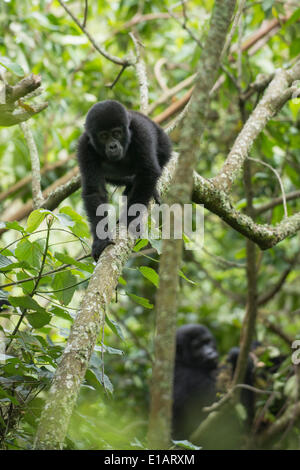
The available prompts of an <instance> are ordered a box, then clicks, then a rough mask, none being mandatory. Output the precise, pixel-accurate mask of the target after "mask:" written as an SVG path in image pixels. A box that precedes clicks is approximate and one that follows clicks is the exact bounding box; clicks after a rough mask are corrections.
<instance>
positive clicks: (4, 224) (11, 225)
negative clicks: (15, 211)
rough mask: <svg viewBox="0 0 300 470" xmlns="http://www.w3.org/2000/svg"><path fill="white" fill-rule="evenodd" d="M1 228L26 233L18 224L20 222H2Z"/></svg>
mask: <svg viewBox="0 0 300 470" xmlns="http://www.w3.org/2000/svg"><path fill="white" fill-rule="evenodd" d="M0 228H7V229H9V230H17V231H18V232H22V233H24V232H25V230H24V228H23V227H22V225H20V224H18V222H16V221H14V222H0Z"/></svg>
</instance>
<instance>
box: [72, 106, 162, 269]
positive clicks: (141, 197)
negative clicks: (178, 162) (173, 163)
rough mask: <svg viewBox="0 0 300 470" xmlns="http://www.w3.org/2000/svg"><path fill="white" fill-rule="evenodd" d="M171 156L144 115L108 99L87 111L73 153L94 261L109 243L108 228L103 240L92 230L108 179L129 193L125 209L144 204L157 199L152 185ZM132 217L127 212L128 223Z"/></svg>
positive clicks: (125, 193) (159, 129)
mask: <svg viewBox="0 0 300 470" xmlns="http://www.w3.org/2000/svg"><path fill="white" fill-rule="evenodd" d="M170 156H171V142H170V140H169V138H168V136H167V135H166V134H165V133H164V131H163V130H162V129H161V128H160V127H159V126H158V125H157V124H155V123H154V122H153V121H151V120H150V119H149V118H148V117H146V116H144V115H143V114H141V113H138V112H136V111H127V110H126V108H125V107H124V106H123V105H122V104H121V103H119V102H118V101H112V100H107V101H102V102H99V103H96V104H95V105H94V106H92V108H91V109H90V110H89V112H88V114H87V117H86V122H85V132H84V133H83V134H82V136H81V137H80V139H79V143H78V150H77V157H78V161H79V167H80V172H81V179H82V197H83V200H84V204H85V208H86V212H87V215H88V218H89V221H90V225H91V231H92V236H93V246H92V256H93V257H94V259H95V260H97V259H98V258H99V256H100V254H101V252H102V251H103V250H104V248H105V247H106V246H107V245H108V244H110V243H112V241H111V239H110V234H109V233H108V232H107V238H105V239H99V238H98V237H97V233H96V227H97V224H98V223H99V222H100V221H101V220H102V219H103V217H104V216H103V215H96V210H97V207H98V206H99V205H100V204H104V203H107V191H106V187H105V184H106V182H108V183H111V184H113V185H116V186H126V188H125V191H124V193H123V194H124V195H125V196H128V210H129V208H130V206H132V205H133V204H143V205H144V206H147V205H148V203H149V202H150V200H151V198H152V197H154V198H155V199H156V200H158V199H159V197H158V193H157V190H156V184H157V181H158V179H159V177H160V175H161V173H162V169H163V167H164V166H165V165H166V163H167V162H168V160H169V158H170ZM134 218H135V216H128V217H127V226H128V225H129V224H130V222H132V220H133V219H134Z"/></svg>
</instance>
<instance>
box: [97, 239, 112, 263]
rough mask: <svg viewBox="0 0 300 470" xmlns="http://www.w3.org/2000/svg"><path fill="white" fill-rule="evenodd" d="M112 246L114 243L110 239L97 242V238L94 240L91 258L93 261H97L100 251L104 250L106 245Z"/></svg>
mask: <svg viewBox="0 0 300 470" xmlns="http://www.w3.org/2000/svg"><path fill="white" fill-rule="evenodd" d="M114 244H115V242H114V241H113V240H111V239H110V238H106V239H105V240H99V239H98V238H97V239H95V240H94V242H93V245H92V257H93V258H94V260H95V261H98V259H99V256H100V255H101V253H102V251H103V250H105V248H106V247H107V246H108V245H114Z"/></svg>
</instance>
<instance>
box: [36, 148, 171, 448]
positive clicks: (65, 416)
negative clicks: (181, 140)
mask: <svg viewBox="0 0 300 470" xmlns="http://www.w3.org/2000/svg"><path fill="white" fill-rule="evenodd" d="M176 161H177V156H175V155H174V156H173V158H172V159H171V160H170V162H169V164H168V166H167V168H165V169H164V172H163V175H162V177H161V178H160V182H159V185H160V190H161V192H162V194H163V193H164V192H165V191H166V189H167V187H168V185H169V184H170V180H171V178H172V175H173V172H174V169H175V165H176ZM121 235H122V238H118V239H116V243H115V245H111V246H109V247H108V248H107V249H106V250H105V251H104V252H103V254H102V255H101V256H100V258H99V261H98V263H97V266H96V268H95V270H94V272H93V274H92V276H91V279H90V282H89V286H88V288H87V290H86V292H85V295H84V301H83V302H82V304H81V308H80V311H79V312H78V314H77V317H76V319H75V321H74V324H73V327H72V331H71V334H70V337H69V339H68V342H67V346H66V348H65V351H64V353H63V355H62V359H61V362H60V363H59V365H58V367H57V370H56V372H55V376H54V379H53V383H52V386H51V389H50V392H49V395H48V398H47V401H46V405H45V408H44V411H43V413H42V416H41V419H40V424H39V427H38V431H37V435H36V440H35V448H36V449H59V448H62V446H63V442H64V439H65V435H66V432H67V428H68V424H69V419H70V416H71V414H72V410H73V407H74V405H75V402H76V399H77V396H78V393H79V389H80V384H81V381H82V379H83V377H84V375H85V372H86V369H87V366H88V363H89V359H90V356H91V353H92V351H93V349H94V346H95V344H96V341H97V338H98V334H99V331H100V326H101V325H102V322H103V317H104V315H105V312H106V309H107V306H108V305H109V303H110V301H111V299H112V297H113V296H114V295H115V288H116V286H117V283H118V279H119V277H120V275H121V273H122V270H123V268H124V265H125V263H126V261H127V260H128V258H129V255H130V252H131V249H132V247H133V240H132V239H130V238H128V236H127V231H124V230H123V231H122V234H121Z"/></svg>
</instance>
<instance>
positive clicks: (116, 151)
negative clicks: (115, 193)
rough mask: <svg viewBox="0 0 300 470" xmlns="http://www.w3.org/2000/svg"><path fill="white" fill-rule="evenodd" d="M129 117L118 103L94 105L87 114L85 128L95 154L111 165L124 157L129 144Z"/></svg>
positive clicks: (107, 102)
mask: <svg viewBox="0 0 300 470" xmlns="http://www.w3.org/2000/svg"><path fill="white" fill-rule="evenodd" d="M129 124H130V122H129V116H128V113H127V111H126V109H125V108H124V106H122V105H121V104H120V103H118V102H116V101H112V100H107V101H104V102H101V103H97V104H95V105H94V106H93V107H92V108H91V109H90V111H89V112H88V114H87V118H86V122H85V128H86V132H87V134H88V136H89V138H90V141H91V144H92V145H93V147H94V149H95V150H96V152H97V153H98V154H99V155H101V157H103V158H105V159H106V160H108V161H109V162H111V163H114V162H118V161H119V160H121V159H122V158H124V157H125V155H126V152H127V149H128V146H129V144H130V131H129Z"/></svg>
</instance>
